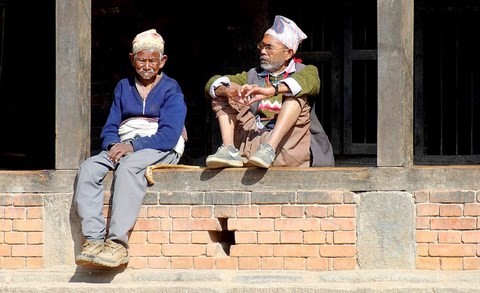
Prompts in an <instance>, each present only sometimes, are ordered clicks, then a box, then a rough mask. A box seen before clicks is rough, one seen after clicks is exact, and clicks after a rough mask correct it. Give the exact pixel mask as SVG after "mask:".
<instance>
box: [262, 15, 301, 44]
mask: <svg viewBox="0 0 480 293" xmlns="http://www.w3.org/2000/svg"><path fill="white" fill-rule="evenodd" d="M265 34H269V35H271V36H274V37H275V38H277V39H278V40H279V41H280V42H282V43H283V44H284V45H285V46H287V48H289V49H292V50H293V52H294V53H296V52H297V49H298V45H300V43H301V42H302V41H303V40H305V39H306V38H307V35H306V34H304V33H303V32H302V30H301V29H300V28H299V27H298V26H297V25H296V24H295V22H293V21H292V20H290V19H288V18H286V17H284V16H280V15H277V16H275V20H274V21H273V26H272V27H271V28H269V29H268V30H267V31H266V32H265Z"/></svg>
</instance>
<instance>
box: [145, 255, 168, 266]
mask: <svg viewBox="0 0 480 293" xmlns="http://www.w3.org/2000/svg"><path fill="white" fill-rule="evenodd" d="M147 263H148V265H147V266H148V268H151V269H169V268H170V258H169V257H149V258H148V261H147Z"/></svg>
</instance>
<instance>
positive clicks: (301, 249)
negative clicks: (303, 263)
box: [273, 245, 320, 257]
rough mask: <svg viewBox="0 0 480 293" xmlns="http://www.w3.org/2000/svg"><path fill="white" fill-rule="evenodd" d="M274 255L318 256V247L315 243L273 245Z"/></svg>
mask: <svg viewBox="0 0 480 293" xmlns="http://www.w3.org/2000/svg"><path fill="white" fill-rule="evenodd" d="M273 255H274V256H284V257H289V256H290V257H313V256H314V257H318V256H319V255H320V254H319V248H318V246H317V245H275V246H274V247H273Z"/></svg>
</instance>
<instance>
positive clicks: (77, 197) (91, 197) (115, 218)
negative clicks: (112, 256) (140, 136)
mask: <svg viewBox="0 0 480 293" xmlns="http://www.w3.org/2000/svg"><path fill="white" fill-rule="evenodd" d="M179 160H180V156H179V155H178V154H177V153H176V152H175V151H173V150H172V151H169V152H162V151H158V150H153V149H143V150H139V151H136V152H133V153H130V154H128V155H126V156H124V157H123V158H122V159H121V160H120V161H119V162H118V164H114V163H113V162H112V161H111V160H110V159H109V158H108V152H107V151H102V152H101V153H99V154H98V155H94V156H92V157H90V158H88V159H87V160H85V161H84V162H83V163H82V164H80V166H79V168H78V173H77V176H76V178H75V183H74V204H75V206H76V209H77V212H78V215H79V217H80V222H81V225H82V233H83V236H84V237H85V239H87V240H102V241H103V240H105V239H110V240H114V241H116V242H120V243H122V244H123V245H124V246H125V247H128V237H129V232H130V230H132V229H133V227H134V225H135V222H136V220H137V216H138V213H139V212H140V208H141V206H142V202H143V198H144V197H145V193H146V191H147V180H146V178H145V170H146V168H147V167H148V166H150V165H154V164H157V163H164V164H177V163H178V161H179ZM110 170H114V173H113V182H112V185H113V190H112V199H111V218H110V222H109V225H108V228H107V226H106V221H105V217H104V215H103V201H104V187H103V179H104V178H105V176H106V175H107V173H108V171H110ZM107 231H108V235H107Z"/></svg>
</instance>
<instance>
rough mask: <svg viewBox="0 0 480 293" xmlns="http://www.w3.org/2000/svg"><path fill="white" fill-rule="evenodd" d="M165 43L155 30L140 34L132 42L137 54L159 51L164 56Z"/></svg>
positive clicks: (134, 51)
mask: <svg viewBox="0 0 480 293" xmlns="http://www.w3.org/2000/svg"><path fill="white" fill-rule="evenodd" d="M164 45H165V41H164V40H163V38H162V36H161V35H160V34H158V33H157V31H156V30H155V29H150V30H148V31H144V32H141V33H139V34H138V35H137V36H136V37H135V39H133V42H132V47H133V48H132V52H133V53H134V54H136V53H137V52H139V51H142V50H145V49H153V50H157V51H159V52H160V53H162V54H163V48H164Z"/></svg>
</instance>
